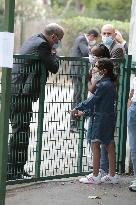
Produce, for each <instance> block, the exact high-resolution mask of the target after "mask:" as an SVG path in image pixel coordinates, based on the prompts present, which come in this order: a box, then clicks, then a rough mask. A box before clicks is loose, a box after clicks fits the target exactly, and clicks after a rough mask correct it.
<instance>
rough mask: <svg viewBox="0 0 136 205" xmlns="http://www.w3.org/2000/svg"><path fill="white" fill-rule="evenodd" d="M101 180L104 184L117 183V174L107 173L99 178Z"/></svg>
mask: <svg viewBox="0 0 136 205" xmlns="http://www.w3.org/2000/svg"><path fill="white" fill-rule="evenodd" d="M101 182H102V183H105V184H117V183H119V178H118V175H117V174H116V175H115V176H114V177H112V176H110V175H109V174H108V175H106V176H104V177H102V178H101Z"/></svg>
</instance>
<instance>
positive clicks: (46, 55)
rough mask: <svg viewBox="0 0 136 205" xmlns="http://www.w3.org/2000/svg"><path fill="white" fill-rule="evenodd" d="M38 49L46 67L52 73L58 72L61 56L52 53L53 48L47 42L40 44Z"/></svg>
mask: <svg viewBox="0 0 136 205" xmlns="http://www.w3.org/2000/svg"><path fill="white" fill-rule="evenodd" d="M38 51H39V56H40V58H41V60H42V62H43V63H44V65H45V68H47V70H48V71H50V72H51V73H54V74H56V73H57V72H58V70H59V57H58V56H56V54H52V53H51V49H50V47H49V45H48V44H47V43H46V42H43V43H42V44H40V46H39V47H38Z"/></svg>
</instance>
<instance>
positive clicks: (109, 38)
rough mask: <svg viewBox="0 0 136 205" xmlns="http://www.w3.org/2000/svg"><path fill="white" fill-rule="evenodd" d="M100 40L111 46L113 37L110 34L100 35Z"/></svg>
mask: <svg viewBox="0 0 136 205" xmlns="http://www.w3.org/2000/svg"><path fill="white" fill-rule="evenodd" d="M102 42H103V44H104V45H105V46H109V47H110V46H111V44H112V43H113V39H112V36H102Z"/></svg>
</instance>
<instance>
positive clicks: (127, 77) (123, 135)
mask: <svg viewBox="0 0 136 205" xmlns="http://www.w3.org/2000/svg"><path fill="white" fill-rule="evenodd" d="M125 59H126V61H125V64H124V71H125V73H124V78H123V84H124V86H123V87H124V90H123V100H122V107H121V109H122V116H121V118H122V120H121V121H122V123H121V136H120V137H121V138H120V155H119V162H120V163H119V172H120V173H124V172H125V157H126V139H127V101H128V95H129V88H130V74H131V59H132V56H126V57H125Z"/></svg>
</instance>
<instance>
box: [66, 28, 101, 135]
mask: <svg viewBox="0 0 136 205" xmlns="http://www.w3.org/2000/svg"><path fill="white" fill-rule="evenodd" d="M97 37H98V32H97V31H96V30H95V29H91V30H89V31H88V32H87V33H86V34H82V35H80V36H78V37H77V38H76V39H75V42H74V44H73V47H72V51H71V57H89V51H90V50H91V48H92V47H93V46H94V45H95V44H96V39H97ZM82 66H83V65H81V64H80V62H79V61H73V62H71V65H70V76H71V78H72V83H73V87H74V93H73V103H72V108H74V107H75V106H76V104H77V103H79V102H80V101H81V89H82V80H81V79H82V72H83V70H82ZM70 131H71V132H77V131H78V123H77V121H76V119H75V118H74V117H73V116H71V121H70Z"/></svg>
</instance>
